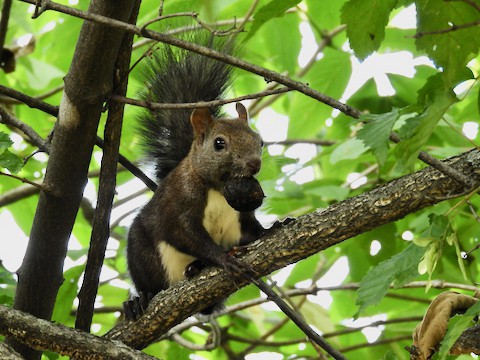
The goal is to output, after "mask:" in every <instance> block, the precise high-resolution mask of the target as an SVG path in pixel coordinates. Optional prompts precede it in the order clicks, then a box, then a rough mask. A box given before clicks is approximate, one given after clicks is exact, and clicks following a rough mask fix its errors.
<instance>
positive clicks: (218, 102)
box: [111, 87, 292, 111]
mask: <svg viewBox="0 0 480 360" xmlns="http://www.w3.org/2000/svg"><path fill="white" fill-rule="evenodd" d="M288 91H292V89H289V88H286V87H281V88H279V89H274V90H267V91H262V92H259V93H256V94H249V95H244V96H239V97H236V98H231V99H225V100H223V99H222V100H213V101H199V102H194V103H173V104H169V103H152V102H148V101H142V100H137V99H131V98H127V97H125V96H120V95H112V96H111V99H112V100H113V101H116V102H121V103H124V104H129V105H134V106H141V107H144V108H147V109H149V110H152V111H155V110H164V109H196V108H202V107H216V106H220V105H225V104H230V103H234V102H239V101H243V100H249V99H257V98H259V97H264V96H269V95H275V94H281V93H285V92H288Z"/></svg>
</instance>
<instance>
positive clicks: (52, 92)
mask: <svg viewBox="0 0 480 360" xmlns="http://www.w3.org/2000/svg"><path fill="white" fill-rule="evenodd" d="M64 88H65V85H64V84H62V85H60V86H57V87H56V88H53V89H51V90H49V91H47V92H46V93H43V94H40V95H38V96H35V97H34V98H33V99H37V100H45V99H47V98H49V97H50V96H52V95H55V94H57V93H59V92H60V91H63V89H64ZM0 103H2V104H8V105H19V104H24V102H23V101H20V100H16V99H12V98H10V97H3V96H2V97H0Z"/></svg>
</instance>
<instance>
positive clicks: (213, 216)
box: [124, 43, 264, 319]
mask: <svg viewBox="0 0 480 360" xmlns="http://www.w3.org/2000/svg"><path fill="white" fill-rule="evenodd" d="M212 44H213V43H210V44H209V46H213V45H212ZM223 48H226V49H227V51H228V48H229V47H228V46H225V45H223ZM223 48H222V50H223ZM146 78H147V79H146V89H145V90H144V91H143V93H142V94H141V95H140V97H141V98H142V99H143V100H145V101H147V102H157V103H158V102H160V103H195V102H201V101H212V100H217V99H221V98H222V97H223V96H224V93H225V91H226V89H227V87H228V86H229V85H230V82H231V80H230V79H231V68H230V67H229V66H228V65H226V64H224V63H221V62H218V61H216V60H213V59H211V58H208V57H205V56H202V55H199V54H195V53H192V52H188V51H185V50H177V51H174V50H172V49H171V48H168V47H167V48H165V49H164V50H162V51H161V52H160V53H158V52H157V53H155V54H154V56H153V58H152V59H151V60H150V61H149V64H148V68H147V74H146ZM236 109H237V112H238V117H237V118H234V119H226V118H224V116H223V115H222V114H221V112H220V109H219V108H211V109H207V108H196V109H194V110H193V111H192V110H189V109H178V110H177V109H175V110H172V109H169V110H156V111H148V110H144V112H143V113H141V114H140V116H139V118H138V123H139V125H140V129H139V130H140V134H141V137H142V141H143V147H144V149H145V152H146V156H147V159H149V160H151V161H152V162H153V164H154V167H155V175H156V178H157V181H158V188H157V190H156V191H155V193H154V195H153V197H152V199H151V200H150V201H149V203H148V204H147V205H146V206H144V207H143V208H142V209H141V210H140V212H139V213H138V215H137V216H136V218H135V219H134V221H133V223H132V225H131V227H130V230H129V234H128V241H127V263H128V269H129V273H130V277H131V279H132V282H133V284H134V286H135V289H136V291H137V292H138V294H139V297H137V298H135V299H134V300H133V301H128V302H125V303H124V307H125V315H126V318H127V319H136V318H137V317H138V316H139V315H141V313H142V312H143V311H144V310H145V308H146V306H148V302H149V301H150V300H151V298H152V297H153V295H155V294H157V293H158V292H160V291H161V290H165V289H167V288H168V287H170V286H172V285H173V284H175V283H177V282H179V281H181V280H183V279H185V278H189V277H191V276H194V275H195V274H197V273H198V272H199V270H200V269H201V267H203V266H204V265H208V264H212V265H217V266H221V267H223V268H224V269H225V270H226V271H229V272H242V271H245V270H246V271H248V269H245V267H246V265H244V264H243V263H241V262H240V260H238V259H236V258H235V257H234V256H233V255H232V254H231V253H229V250H230V249H231V248H232V247H234V246H236V245H245V244H248V243H249V242H251V241H254V240H256V239H258V238H259V237H260V236H261V234H262V233H263V231H264V228H263V227H262V226H261V225H260V223H259V222H258V221H257V219H256V218H255V215H254V211H253V210H255V209H256V208H257V207H258V206H259V205H260V204H261V202H262V199H263V197H264V195H263V192H262V189H261V187H260V185H259V183H258V181H257V180H256V179H255V178H254V176H255V175H256V174H258V172H259V171H260V167H261V152H262V147H263V142H262V139H261V137H260V136H259V134H257V133H256V132H254V131H253V130H252V129H251V128H250V126H249V125H248V114H247V110H246V109H245V107H244V106H243V105H242V104H240V103H237V104H236ZM217 305H218V304H214V305H212V306H210V307H207V308H206V309H205V310H204V311H202V313H203V314H209V313H211V312H213V311H214V310H215V309H216V308H218V306H217Z"/></svg>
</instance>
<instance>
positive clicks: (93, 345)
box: [0, 305, 154, 360]
mask: <svg viewBox="0 0 480 360" xmlns="http://www.w3.org/2000/svg"><path fill="white" fill-rule="evenodd" d="M0 334H2V335H6V336H11V337H15V339H18V340H19V341H22V342H25V343H26V344H27V345H29V346H31V347H32V348H35V349H37V350H51V351H54V352H57V353H59V354H62V355H69V356H72V357H75V358H76V359H102V360H103V359H112V360H114V359H115V360H116V359H125V360H126V359H132V360H133V359H145V360H146V359H154V358H152V357H151V356H148V355H146V354H144V353H142V352H140V351H135V350H133V349H132V348H130V347H128V346H125V345H124V344H122V343H121V342H119V341H111V340H106V339H103V338H100V337H98V336H94V335H91V334H88V333H85V332H83V331H80V330H75V329H71V328H69V327H67V326H64V325H61V324H53V323H51V322H50V321H47V320H43V319H38V318H36V317H34V316H32V315H29V314H26V313H24V312H21V311H18V310H13V309H9V308H8V307H6V306H5V305H0ZM6 349H7V348H6V347H3V349H2V347H1V346H0V357H1V358H2V359H16V357H13V356H14V353H9V357H3V356H1V355H2V354H3V352H5V351H6ZM18 359H20V357H18Z"/></svg>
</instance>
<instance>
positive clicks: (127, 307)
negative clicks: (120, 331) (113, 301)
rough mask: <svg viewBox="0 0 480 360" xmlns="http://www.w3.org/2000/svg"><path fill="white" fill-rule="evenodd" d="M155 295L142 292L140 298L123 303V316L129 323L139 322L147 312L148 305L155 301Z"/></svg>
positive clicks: (139, 294) (136, 297)
mask: <svg viewBox="0 0 480 360" xmlns="http://www.w3.org/2000/svg"><path fill="white" fill-rule="evenodd" d="M153 296H154V294H153V293H151V292H148V293H145V292H143V291H140V292H139V293H138V296H135V297H133V298H132V299H131V300H128V301H124V302H123V314H124V316H125V320H127V321H137V320H138V319H139V318H140V317H141V316H142V315H143V314H144V313H145V311H146V310H147V307H148V304H150V301H151V300H152V299H153Z"/></svg>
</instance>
